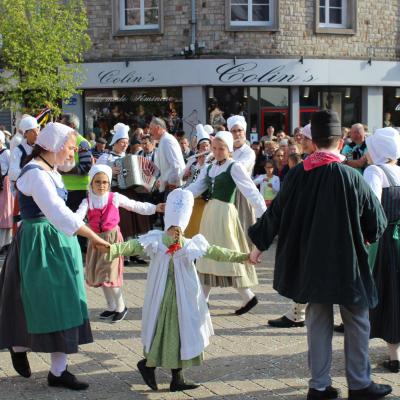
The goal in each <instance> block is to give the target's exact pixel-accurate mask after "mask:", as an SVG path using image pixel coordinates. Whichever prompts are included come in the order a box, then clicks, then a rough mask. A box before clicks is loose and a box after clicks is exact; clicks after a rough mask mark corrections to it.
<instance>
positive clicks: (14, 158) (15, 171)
mask: <svg viewBox="0 0 400 400" xmlns="http://www.w3.org/2000/svg"><path fill="white" fill-rule="evenodd" d="M21 144H22V146H23V147H24V149H25V151H26V154H27V155H28V156H29V155H30V154H32V150H33V147H32V146H30V145H29V144H28V143H27V142H26V139H24V140H23V141H22V142H21ZM21 157H22V151H21V150H20V149H19V148H18V147H15V148H14V149H13V150H12V151H11V160H10V171H9V172H8V175H9V177H10V180H11V181H13V182H15V181H16V180H17V179H18V177H19V174H20V173H21V168H20V164H21Z"/></svg>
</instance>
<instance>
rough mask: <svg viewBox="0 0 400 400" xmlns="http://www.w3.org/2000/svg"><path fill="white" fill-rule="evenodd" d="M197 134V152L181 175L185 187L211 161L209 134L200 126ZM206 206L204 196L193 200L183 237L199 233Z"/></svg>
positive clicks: (197, 128) (190, 236)
mask: <svg viewBox="0 0 400 400" xmlns="http://www.w3.org/2000/svg"><path fill="white" fill-rule="evenodd" d="M196 132H197V152H196V154H195V155H194V156H192V157H189V159H188V162H187V164H186V168H185V171H184V173H183V180H185V181H186V185H188V184H190V183H192V182H194V181H195V180H196V179H197V177H198V176H199V174H200V171H201V170H202V169H203V168H205V167H207V166H208V165H209V164H210V162H211V161H210V160H211V153H210V150H211V140H210V135H209V133H208V132H207V131H206V130H205V127H204V126H203V125H202V124H198V125H197V126H196ZM205 205H206V199H205V197H204V196H199V197H197V198H196V199H195V200H194V206H193V213H192V215H191V217H190V221H189V225H188V227H187V229H186V232H185V235H186V237H188V238H192V237H193V236H194V235H197V234H198V233H199V232H200V221H201V217H202V216H203V210H204V207H205Z"/></svg>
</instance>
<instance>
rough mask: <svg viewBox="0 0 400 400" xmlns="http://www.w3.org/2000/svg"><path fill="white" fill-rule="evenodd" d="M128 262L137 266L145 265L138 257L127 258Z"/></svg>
mask: <svg viewBox="0 0 400 400" xmlns="http://www.w3.org/2000/svg"><path fill="white" fill-rule="evenodd" d="M129 260H130V261H131V262H133V263H134V264H138V265H145V264H147V262H146V261H145V260H143V259H142V258H140V257H138V256H131V257H129Z"/></svg>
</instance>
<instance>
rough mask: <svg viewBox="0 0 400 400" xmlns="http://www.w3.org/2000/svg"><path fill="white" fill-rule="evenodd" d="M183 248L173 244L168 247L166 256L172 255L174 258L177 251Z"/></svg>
mask: <svg viewBox="0 0 400 400" xmlns="http://www.w3.org/2000/svg"><path fill="white" fill-rule="evenodd" d="M181 248H182V246H181V245H180V243H173V244H171V246H169V247H168V250H167V251H166V252H165V254H170V255H171V256H172V255H173V254H174V253H175V252H176V251H178V250H179V249H181Z"/></svg>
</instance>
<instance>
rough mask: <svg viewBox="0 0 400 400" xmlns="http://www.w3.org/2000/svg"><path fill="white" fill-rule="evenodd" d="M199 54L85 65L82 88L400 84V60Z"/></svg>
mask: <svg viewBox="0 0 400 400" xmlns="http://www.w3.org/2000/svg"><path fill="white" fill-rule="evenodd" d="M302 61H303V62H300V60H298V59H250V60H249V59H235V60H234V59H223V60H221V59H219V60H218V59H210V60H208V59H200V60H160V61H138V62H134V61H131V62H130V63H124V62H115V63H114V62H110V63H87V64H84V65H83V67H84V68H83V69H84V71H85V78H86V79H85V82H84V83H83V85H82V86H81V88H83V89H94V88H96V89H98V88H102V87H104V88H118V87H120V88H129V87H169V86H208V85H210V86H213V85H215V86H223V85H227V86H231V85H232V84H234V85H238V86H283V85H284V86H304V85H310V86H311V85H327V86H330V85H340V86H344V85H346V86H399V80H400V63H399V62H391V61H373V62H372V64H371V65H370V64H368V62H367V60H329V59H305V58H304V59H303V60H302Z"/></svg>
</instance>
